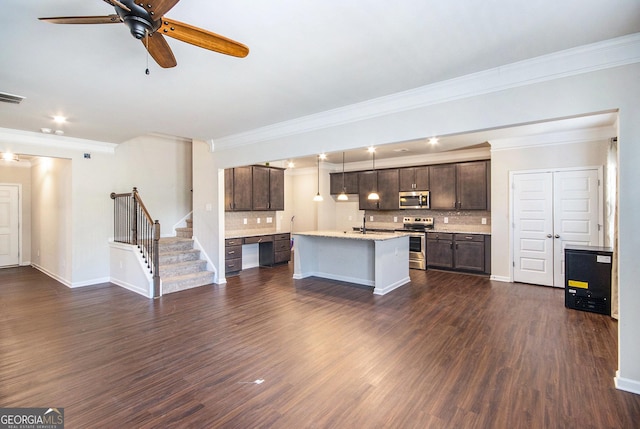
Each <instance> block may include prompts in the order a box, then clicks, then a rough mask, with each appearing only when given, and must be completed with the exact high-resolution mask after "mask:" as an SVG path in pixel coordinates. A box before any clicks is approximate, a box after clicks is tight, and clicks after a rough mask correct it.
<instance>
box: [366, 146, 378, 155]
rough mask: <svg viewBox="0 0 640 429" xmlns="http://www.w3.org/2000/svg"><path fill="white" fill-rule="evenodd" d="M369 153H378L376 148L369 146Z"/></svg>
mask: <svg viewBox="0 0 640 429" xmlns="http://www.w3.org/2000/svg"><path fill="white" fill-rule="evenodd" d="M367 151H368V152H369V153H373V152H375V151H376V148H375V147H373V146H369V147H368V148H367Z"/></svg>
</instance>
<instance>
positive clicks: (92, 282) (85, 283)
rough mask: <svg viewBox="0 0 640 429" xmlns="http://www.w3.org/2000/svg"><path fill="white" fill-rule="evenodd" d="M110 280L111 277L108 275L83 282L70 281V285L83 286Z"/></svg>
mask: <svg viewBox="0 0 640 429" xmlns="http://www.w3.org/2000/svg"><path fill="white" fill-rule="evenodd" d="M110 281H111V278H109V277H101V278H98V279H92V280H85V281H83V282H73V283H71V287H83V286H92V285H99V284H101V283H109V282H110Z"/></svg>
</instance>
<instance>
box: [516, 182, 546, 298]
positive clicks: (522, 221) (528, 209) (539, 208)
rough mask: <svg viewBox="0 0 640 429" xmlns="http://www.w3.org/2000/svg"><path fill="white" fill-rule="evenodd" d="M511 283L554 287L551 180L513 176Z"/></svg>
mask: <svg viewBox="0 0 640 429" xmlns="http://www.w3.org/2000/svg"><path fill="white" fill-rule="evenodd" d="M512 186H513V231H514V238H513V246H514V249H513V254H514V268H513V280H514V281H516V282H523V283H533V284H539V285H547V286H551V285H553V278H554V273H553V255H554V254H553V235H552V234H553V176H552V174H551V173H522V174H514V175H513V185H512Z"/></svg>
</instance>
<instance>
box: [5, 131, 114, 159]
mask: <svg viewBox="0 0 640 429" xmlns="http://www.w3.org/2000/svg"><path fill="white" fill-rule="evenodd" d="M0 144H7V145H16V144H21V145H29V146H37V147H47V148H50V149H64V150H73V151H78V152H85V151H93V152H101V153H109V154H113V153H115V149H116V147H118V145H117V144H115V143H105V142H99V141H95V140H85V139H78V138H73V137H65V136H56V135H46V134H40V133H34V132H30V131H21V130H12V129H9V128H0ZM20 153H21V152H20Z"/></svg>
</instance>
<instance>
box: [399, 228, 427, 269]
mask: <svg viewBox="0 0 640 429" xmlns="http://www.w3.org/2000/svg"><path fill="white" fill-rule="evenodd" d="M402 223H403V227H402V228H401V229H397V230H396V231H402V232H409V233H410V235H409V268H415V269H418V270H426V269H427V240H426V238H427V234H426V231H427V230H429V229H433V218H432V217H411V216H407V217H404V218H402Z"/></svg>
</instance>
